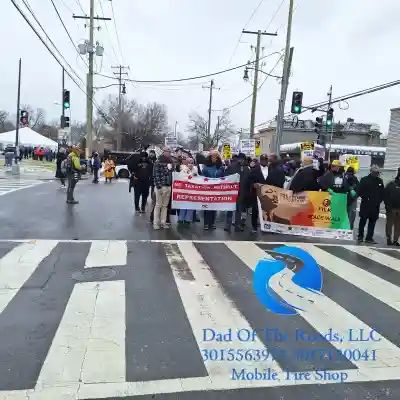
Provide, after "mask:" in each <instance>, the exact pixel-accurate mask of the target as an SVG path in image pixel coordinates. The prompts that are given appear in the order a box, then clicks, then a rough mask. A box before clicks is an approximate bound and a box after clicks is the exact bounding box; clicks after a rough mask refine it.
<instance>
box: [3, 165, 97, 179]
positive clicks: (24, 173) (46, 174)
mask: <svg viewBox="0 0 400 400" xmlns="http://www.w3.org/2000/svg"><path fill="white" fill-rule="evenodd" d="M90 176H91V175H90V174H85V175H82V178H81V179H82V180H85V179H89V177H90ZM0 179H25V180H29V179H31V180H41V181H50V180H53V179H57V178H56V177H55V171H46V170H33V171H32V170H31V169H29V168H24V167H21V169H20V174H19V175H13V174H12V172H11V170H6V169H0Z"/></svg>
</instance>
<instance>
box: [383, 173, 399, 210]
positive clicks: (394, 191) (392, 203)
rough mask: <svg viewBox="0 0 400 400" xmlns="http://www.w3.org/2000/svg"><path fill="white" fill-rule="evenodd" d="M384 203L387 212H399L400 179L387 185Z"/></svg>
mask: <svg viewBox="0 0 400 400" xmlns="http://www.w3.org/2000/svg"><path fill="white" fill-rule="evenodd" d="M384 201H385V207H386V209H387V210H388V211H389V210H400V177H399V178H396V179H394V180H393V181H391V182H389V183H388V184H387V186H386V188H385V199H384Z"/></svg>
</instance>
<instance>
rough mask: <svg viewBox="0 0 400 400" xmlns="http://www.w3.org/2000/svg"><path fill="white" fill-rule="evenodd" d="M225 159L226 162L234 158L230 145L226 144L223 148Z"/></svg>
mask: <svg viewBox="0 0 400 400" xmlns="http://www.w3.org/2000/svg"><path fill="white" fill-rule="evenodd" d="M223 158H224V160H230V159H231V158H232V149H231V145H230V144H229V143H225V144H224V147H223Z"/></svg>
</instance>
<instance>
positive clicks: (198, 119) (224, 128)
mask: <svg viewBox="0 0 400 400" xmlns="http://www.w3.org/2000/svg"><path fill="white" fill-rule="evenodd" d="M188 130H189V132H191V133H190V135H189V140H188V142H189V143H190V145H191V146H193V147H195V148H198V147H199V145H200V144H202V145H203V147H204V149H211V148H216V147H218V146H219V145H220V144H223V142H225V141H227V140H229V139H230V138H231V137H232V136H233V135H235V134H236V129H235V126H234V125H233V123H232V121H231V118H230V113H229V110H224V112H223V114H222V116H221V117H220V118H219V124H217V126H216V127H215V129H214V131H211V132H210V134H208V121H207V120H206V119H205V118H204V117H202V116H201V115H199V114H197V113H194V114H190V115H189V125H188Z"/></svg>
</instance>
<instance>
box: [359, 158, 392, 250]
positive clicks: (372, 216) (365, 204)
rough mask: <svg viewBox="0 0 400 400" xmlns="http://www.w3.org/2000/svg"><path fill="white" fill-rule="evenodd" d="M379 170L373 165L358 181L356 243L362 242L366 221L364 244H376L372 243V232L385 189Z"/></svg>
mask: <svg viewBox="0 0 400 400" xmlns="http://www.w3.org/2000/svg"><path fill="white" fill-rule="evenodd" d="M379 175H380V170H379V167H378V166H377V165H373V166H372V167H371V170H370V174H369V175H368V176H364V177H363V178H361V180H360V185H359V188H358V196H359V197H361V205H360V214H359V215H360V223H359V225H358V242H359V243H362V242H363V240H364V229H365V225H366V224H367V221H368V229H367V236H366V237H365V242H366V243H369V244H376V242H375V241H374V238H373V237H374V231H375V224H376V221H377V220H378V219H379V210H380V205H381V203H382V201H383V200H384V197H385V187H384V184H383V181H382V179H381V178H380V176H379Z"/></svg>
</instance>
